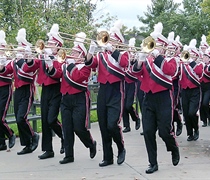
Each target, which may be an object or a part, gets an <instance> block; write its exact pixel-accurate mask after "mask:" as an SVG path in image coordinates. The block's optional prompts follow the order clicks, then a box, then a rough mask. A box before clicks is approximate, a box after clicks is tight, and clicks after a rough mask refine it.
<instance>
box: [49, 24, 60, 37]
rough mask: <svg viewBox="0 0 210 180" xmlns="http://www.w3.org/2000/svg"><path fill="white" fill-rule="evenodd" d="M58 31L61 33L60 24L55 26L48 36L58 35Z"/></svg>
mask: <svg viewBox="0 0 210 180" xmlns="http://www.w3.org/2000/svg"><path fill="white" fill-rule="evenodd" d="M58 31H59V25H58V24H53V25H52V27H51V29H50V32H49V33H48V34H47V35H48V36H51V35H53V34H58Z"/></svg>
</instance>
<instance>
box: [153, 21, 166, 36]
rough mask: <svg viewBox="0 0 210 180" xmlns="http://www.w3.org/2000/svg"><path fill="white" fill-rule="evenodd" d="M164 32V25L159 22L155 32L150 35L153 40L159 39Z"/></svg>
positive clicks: (155, 26)
mask: <svg viewBox="0 0 210 180" xmlns="http://www.w3.org/2000/svg"><path fill="white" fill-rule="evenodd" d="M162 31H163V24H162V23H161V22H158V23H157V24H155V25H154V31H153V32H152V33H151V34H150V35H151V36H152V37H153V38H155V39H156V38H157V37H158V36H159V35H160V34H162Z"/></svg>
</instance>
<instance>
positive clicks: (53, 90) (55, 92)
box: [41, 83, 63, 151]
mask: <svg viewBox="0 0 210 180" xmlns="http://www.w3.org/2000/svg"><path fill="white" fill-rule="evenodd" d="M61 97H62V94H61V93H60V83H56V84H51V85H48V86H44V85H42V94H41V121H42V151H53V145H52V130H53V131H54V132H55V134H57V136H58V137H60V138H63V134H62V126H61V123H60V122H59V120H58V114H59V109H60V103H61Z"/></svg>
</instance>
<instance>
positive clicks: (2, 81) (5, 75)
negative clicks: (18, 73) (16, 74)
mask: <svg viewBox="0 0 210 180" xmlns="http://www.w3.org/2000/svg"><path fill="white" fill-rule="evenodd" d="M11 63H12V61H10V62H9V63H8V64H7V65H6V66H5V67H4V68H3V70H2V71H1V72H0V86H6V85H10V84H12V78H13V69H12V68H10V67H11Z"/></svg>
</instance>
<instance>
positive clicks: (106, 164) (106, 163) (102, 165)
mask: <svg viewBox="0 0 210 180" xmlns="http://www.w3.org/2000/svg"><path fill="white" fill-rule="evenodd" d="M112 164H113V160H111V161H107V160H104V161H102V162H101V163H99V166H100V167H104V166H108V165H112Z"/></svg>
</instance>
